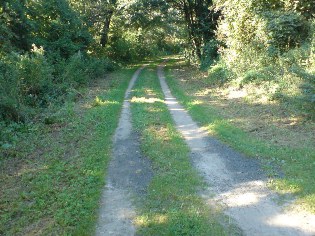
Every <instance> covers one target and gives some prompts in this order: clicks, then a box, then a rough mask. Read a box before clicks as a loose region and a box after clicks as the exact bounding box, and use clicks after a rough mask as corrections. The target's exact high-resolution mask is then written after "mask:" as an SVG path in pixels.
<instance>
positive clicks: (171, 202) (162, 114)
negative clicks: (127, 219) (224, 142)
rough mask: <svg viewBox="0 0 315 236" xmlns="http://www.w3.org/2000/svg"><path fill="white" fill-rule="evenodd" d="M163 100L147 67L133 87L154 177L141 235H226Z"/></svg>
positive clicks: (136, 113) (140, 222)
mask: <svg viewBox="0 0 315 236" xmlns="http://www.w3.org/2000/svg"><path fill="white" fill-rule="evenodd" d="M163 99H164V96H163V94H162V91H161V88H160V84H159V81H158V78H157V75H156V69H153V68H148V69H146V70H144V71H143V73H142V74H141V76H140V78H139V79H138V82H137V84H136V86H135V90H134V93H133V98H132V100H131V104H132V105H131V111H132V115H133V123H134V127H135V129H136V130H137V131H138V132H139V133H140V135H141V148H142V151H143V154H144V156H146V157H148V158H149V159H150V160H151V161H152V166H153V170H154V177H153V179H152V182H151V183H150V185H149V187H148V192H147V196H146V200H145V201H144V202H143V205H142V206H141V207H140V209H139V214H138V217H137V218H136V221H135V223H136V225H137V227H138V234H139V235H225V232H224V229H223V227H222V226H221V225H220V224H218V223H217V222H216V221H215V217H214V213H211V212H210V210H209V208H208V207H207V206H206V205H205V203H204V202H203V201H202V199H201V198H200V197H199V196H198V194H197V191H198V190H199V189H200V188H201V187H202V185H203V182H202V179H201V177H200V176H199V175H198V174H197V172H196V170H195V169H194V168H193V166H192V164H191V161H190V157H189V149H188V147H187V146H186V144H185V143H184V141H183V139H182V137H181V136H180V134H179V133H178V132H177V130H176V128H175V125H174V122H173V120H172V117H171V115H170V113H169V111H168V109H167V106H166V104H165V103H164V100H163Z"/></svg>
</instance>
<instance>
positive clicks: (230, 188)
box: [158, 65, 315, 235]
mask: <svg viewBox="0 0 315 236" xmlns="http://www.w3.org/2000/svg"><path fill="white" fill-rule="evenodd" d="M158 75H159V78H160V82H161V86H162V89H163V92H164V94H165V102H166V104H167V106H168V108H169V110H170V112H171V114H172V116H173V119H174V120H175V123H176V126H177V128H178V130H179V131H180V132H181V133H182V135H183V137H184V138H185V140H186V142H187V144H188V146H189V147H190V149H191V152H192V161H193V163H194V165H195V166H196V168H197V169H198V170H199V172H200V173H201V174H202V175H203V176H204V179H205V180H206V182H207V183H208V185H209V190H208V192H207V191H205V192H204V193H203V197H204V198H205V200H206V201H207V202H208V203H209V206H213V205H214V204H220V205H221V206H222V207H223V208H224V212H225V214H227V215H228V216H229V217H230V219H231V220H232V222H234V223H235V224H237V225H238V226H239V227H240V228H241V229H242V230H243V232H244V234H245V235H315V224H314V222H315V215H311V214H309V213H306V212H296V211H293V210H290V209H287V208H286V207H285V204H284V205H281V206H280V205H279V204H277V203H276V201H277V199H278V196H277V195H276V194H275V193H273V192H272V191H270V190H269V189H268V188H267V178H266V177H265V175H264V173H263V171H261V167H260V163H259V162H257V161H256V160H252V159H248V158H246V157H244V156H243V155H241V154H239V153H237V152H235V151H233V150H232V149H230V148H228V147H227V146H225V145H223V144H222V143H220V142H219V141H217V140H215V139H213V138H211V137H209V136H208V134H207V133H206V132H205V131H204V130H203V129H201V128H200V127H198V125H197V124H196V123H195V122H194V121H193V120H192V118H191V117H190V116H189V114H188V113H187V112H186V111H185V109H184V108H183V107H182V106H181V105H180V104H179V103H178V102H177V101H176V99H175V98H174V97H173V96H172V94H171V92H170V90H169V88H168V85H167V84H166V82H165V77H164V73H163V65H161V66H160V67H159V69H158ZM213 193H214V194H213ZM213 195H214V196H213Z"/></svg>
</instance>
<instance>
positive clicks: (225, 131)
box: [167, 61, 315, 213]
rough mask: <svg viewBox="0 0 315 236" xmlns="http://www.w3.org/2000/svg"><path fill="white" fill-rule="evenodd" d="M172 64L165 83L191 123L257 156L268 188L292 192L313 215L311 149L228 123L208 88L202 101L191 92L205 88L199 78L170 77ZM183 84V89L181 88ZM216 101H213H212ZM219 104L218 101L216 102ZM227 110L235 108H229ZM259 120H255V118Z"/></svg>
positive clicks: (314, 176)
mask: <svg viewBox="0 0 315 236" xmlns="http://www.w3.org/2000/svg"><path fill="white" fill-rule="evenodd" d="M178 68H179V67H178V66H177V65H176V62H175V63H174V61H173V63H170V66H169V68H168V70H167V82H168V84H169V85H170V88H171V91H172V93H173V95H174V96H176V97H177V99H178V100H179V101H180V102H181V103H182V104H183V105H184V107H185V108H186V109H187V110H188V111H189V113H190V115H191V116H192V117H193V119H194V120H196V121H197V122H199V123H200V124H201V125H203V126H205V127H206V128H207V130H208V131H209V133H211V134H212V135H215V136H216V137H218V138H219V139H221V140H222V141H224V142H226V143H227V144H229V145H230V146H232V147H233V148H235V149H237V150H239V151H241V152H243V153H245V154H247V155H249V156H253V157H259V158H262V160H264V162H265V163H266V168H267V170H268V171H270V172H269V173H270V174H272V175H273V177H274V178H273V179H272V180H271V182H272V187H274V188H275V189H276V190H278V191H279V192H280V193H288V192H289V193H293V194H295V196H296V197H297V203H298V205H299V206H302V207H303V208H305V209H307V210H309V211H311V212H313V213H314V212H315V185H314V179H315V171H314V169H315V150H314V147H310V146H308V147H304V146H303V143H301V144H300V145H295V146H294V147H292V146H289V145H287V146H285V145H282V146H279V145H274V144H273V142H272V141H273V140H271V139H269V140H267V139H261V138H257V137H255V136H253V135H251V134H250V132H246V131H244V130H243V129H242V128H240V127H238V126H236V125H234V124H233V123H232V122H230V120H231V119H228V118H226V117H224V116H223V115H221V114H222V111H223V109H225V107H224V106H220V104H218V105H213V104H214V103H212V104H211V101H212V100H213V99H212V97H211V96H212V94H211V88H209V91H210V92H208V95H207V96H206V99H201V98H200V96H198V94H197V93H195V94H192V93H191V92H189V91H188V90H189V88H192V87H193V88H194V91H198V90H199V91H200V90H202V89H205V88H204V87H203V86H204V84H203V78H199V82H196V81H193V80H189V78H188V79H187V80H185V82H183V81H182V78H179V77H177V76H174V75H175V73H174V69H178ZM183 83H185V86H184V85H183ZM216 102H217V101H216ZM219 103H220V102H219ZM244 106H245V105H244ZM229 109H235V108H233V107H229ZM256 119H258V120H259V118H256ZM244 122H246V119H244ZM275 165H276V166H279V167H281V169H282V170H283V172H284V173H285V176H284V177H283V178H280V177H279V176H277V173H275V172H274V171H273V170H272V169H273V167H272V166H275Z"/></svg>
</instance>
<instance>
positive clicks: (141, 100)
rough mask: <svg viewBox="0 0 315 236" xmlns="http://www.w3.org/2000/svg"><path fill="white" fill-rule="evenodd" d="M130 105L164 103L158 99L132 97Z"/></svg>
mask: <svg viewBox="0 0 315 236" xmlns="http://www.w3.org/2000/svg"><path fill="white" fill-rule="evenodd" d="M131 102H132V103H151V104H152V103H156V102H160V103H164V101H163V100H162V99H159V98H152V97H151V98H146V97H133V98H132V99H131Z"/></svg>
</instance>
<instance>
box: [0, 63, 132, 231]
mask: <svg viewBox="0 0 315 236" xmlns="http://www.w3.org/2000/svg"><path fill="white" fill-rule="evenodd" d="M133 72H134V69H124V70H120V71H117V72H114V73H112V75H111V76H110V77H111V79H108V82H106V83H105V85H104V86H102V87H101V89H100V90H99V91H96V90H95V88H94V90H93V88H91V91H90V92H91V93H92V95H91V96H90V97H89V98H86V99H84V101H81V102H79V103H77V104H68V105H66V106H65V107H64V108H63V109H62V110H61V111H59V112H58V114H57V116H58V120H59V123H56V124H51V125H44V124H32V125H31V126H26V128H24V133H23V132H17V134H18V137H17V142H16V145H15V146H13V147H10V148H9V147H7V150H4V149H1V150H0V151H1V152H0V154H1V157H0V167H1V170H4V171H1V173H0V181H1V188H0V190H1V191H0V235H35V234H36V235H37V234H41V235H91V234H93V232H94V227H95V221H96V219H97V217H98V214H97V209H98V207H99V204H98V203H99V198H100V195H101V191H102V188H103V186H104V176H105V171H106V167H107V163H108V161H109V159H110V154H111V144H112V140H111V137H112V135H113V133H114V131H115V128H116V126H117V123H118V118H119V115H120V110H121V105H122V101H123V97H124V92H125V90H126V88H127V85H128V82H129V80H130V78H131V76H132V74H133ZM88 95H89V94H87V93H86V96H88ZM96 96H97V99H96V98H95V97H96ZM11 133H12V132H11ZM12 134H13V133H12Z"/></svg>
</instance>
